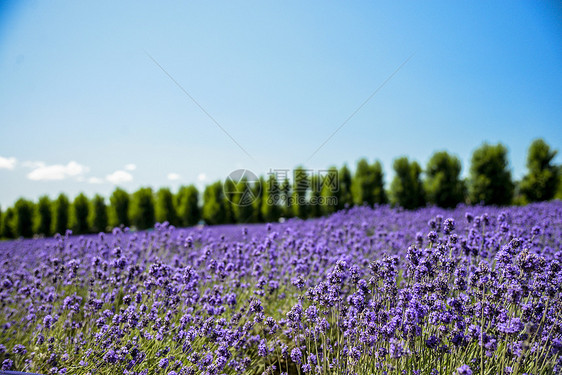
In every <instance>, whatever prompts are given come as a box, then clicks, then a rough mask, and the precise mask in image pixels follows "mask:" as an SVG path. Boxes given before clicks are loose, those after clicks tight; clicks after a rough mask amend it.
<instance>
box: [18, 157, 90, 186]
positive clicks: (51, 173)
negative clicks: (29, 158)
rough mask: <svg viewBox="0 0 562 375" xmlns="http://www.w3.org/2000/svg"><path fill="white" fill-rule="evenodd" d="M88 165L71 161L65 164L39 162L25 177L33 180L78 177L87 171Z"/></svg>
mask: <svg viewBox="0 0 562 375" xmlns="http://www.w3.org/2000/svg"><path fill="white" fill-rule="evenodd" d="M88 169H89V168H88V167H85V166H83V165H80V164H78V163H77V162H75V161H71V162H70V163H68V164H66V165H62V164H53V165H45V164H43V163H41V164H39V165H38V166H37V167H36V168H35V169H33V170H32V171H31V172H29V173H28V174H27V178H29V179H30V180H35V181H48V180H64V179H65V178H67V177H78V176H80V175H83V174H84V173H86V172H87V171H88Z"/></svg>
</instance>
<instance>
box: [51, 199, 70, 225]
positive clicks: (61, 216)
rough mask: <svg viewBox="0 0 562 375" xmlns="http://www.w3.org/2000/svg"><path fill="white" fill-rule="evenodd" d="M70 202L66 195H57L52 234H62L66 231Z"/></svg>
mask: <svg viewBox="0 0 562 375" xmlns="http://www.w3.org/2000/svg"><path fill="white" fill-rule="evenodd" d="M69 207H70V202H69V200H68V198H67V196H66V195H64V194H63V193H61V194H59V196H58V198H57V200H56V201H55V221H54V231H53V232H54V233H60V234H64V233H65V232H66V230H67V229H68V209H69Z"/></svg>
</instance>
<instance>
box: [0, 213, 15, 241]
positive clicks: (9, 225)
mask: <svg viewBox="0 0 562 375" xmlns="http://www.w3.org/2000/svg"><path fill="white" fill-rule="evenodd" d="M14 221H15V214H14V209H13V208H12V207H8V208H7V209H6V212H5V213H4V216H3V218H2V228H0V229H1V231H2V235H1V237H3V238H15V237H16V231H15V228H14V227H15V225H14V224H15V223H14Z"/></svg>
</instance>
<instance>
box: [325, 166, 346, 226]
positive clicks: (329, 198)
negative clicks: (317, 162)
mask: <svg viewBox="0 0 562 375" xmlns="http://www.w3.org/2000/svg"><path fill="white" fill-rule="evenodd" d="M323 179H324V180H323V181H322V188H321V190H320V198H321V202H322V204H321V207H320V208H321V213H322V215H329V214H331V213H334V212H336V211H337V210H338V209H341V208H343V204H342V193H343V192H342V181H341V179H340V175H339V172H338V170H337V168H336V167H330V168H329V169H328V172H327V173H326V175H325V176H323Z"/></svg>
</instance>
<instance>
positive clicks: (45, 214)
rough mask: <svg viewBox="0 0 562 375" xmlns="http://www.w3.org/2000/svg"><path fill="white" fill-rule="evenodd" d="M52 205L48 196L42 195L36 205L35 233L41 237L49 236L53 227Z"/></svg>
mask: <svg viewBox="0 0 562 375" xmlns="http://www.w3.org/2000/svg"><path fill="white" fill-rule="evenodd" d="M52 206H53V204H52V202H51V200H50V199H49V197H48V196H46V195H43V196H42V197H40V198H39V202H38V203H37V228H36V229H35V233H37V234H42V235H43V236H50V235H51V228H52V226H53V207H52Z"/></svg>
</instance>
